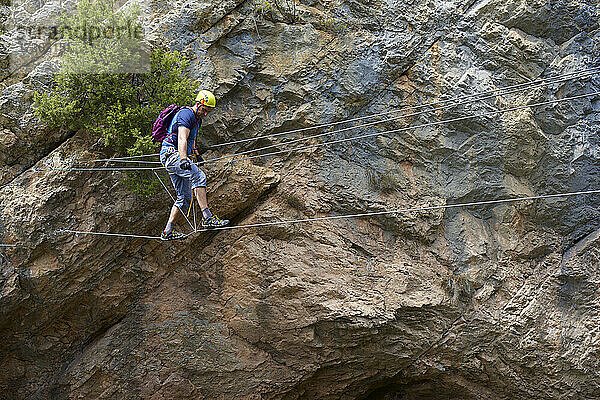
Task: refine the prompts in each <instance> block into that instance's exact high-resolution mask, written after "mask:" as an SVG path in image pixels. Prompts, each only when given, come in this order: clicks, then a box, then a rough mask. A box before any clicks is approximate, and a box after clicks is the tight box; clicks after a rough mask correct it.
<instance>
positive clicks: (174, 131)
mask: <svg viewBox="0 0 600 400" xmlns="http://www.w3.org/2000/svg"><path fill="white" fill-rule="evenodd" d="M200 125H202V120H201V119H196V114H194V110H192V109H191V108H189V107H184V108H182V109H181V110H179V111H178V112H177V114H175V116H174V117H173V120H172V121H171V125H169V130H168V131H167V132H168V133H167V137H166V138H165V139H164V140H163V144H162V147H163V149H165V147H175V149H176V150H177V149H178V147H177V146H178V138H179V134H178V133H179V127H180V126H185V127H186V128H188V129H189V130H190V134H189V135H188V138H187V153H188V155H190V154H192V148H193V147H194V140H195V139H196V136H197V135H198V129H200Z"/></svg>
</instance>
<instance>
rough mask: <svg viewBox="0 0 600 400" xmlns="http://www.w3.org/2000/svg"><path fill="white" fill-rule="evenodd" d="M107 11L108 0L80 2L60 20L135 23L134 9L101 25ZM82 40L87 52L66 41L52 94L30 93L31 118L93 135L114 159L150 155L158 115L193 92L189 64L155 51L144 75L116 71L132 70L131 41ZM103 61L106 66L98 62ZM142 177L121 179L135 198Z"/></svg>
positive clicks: (80, 45)
mask: <svg viewBox="0 0 600 400" xmlns="http://www.w3.org/2000/svg"><path fill="white" fill-rule="evenodd" d="M111 7H114V1H113V0H97V1H94V2H91V1H90V0H82V2H81V3H79V5H78V13H77V14H76V15H74V16H72V17H70V19H69V18H67V19H65V24H69V25H68V26H71V27H74V26H75V27H76V26H80V25H82V24H83V25H85V24H87V26H88V27H89V26H94V25H93V24H100V25H102V24H103V23H104V24H108V25H107V26H108V27H109V28H110V27H111V26H113V27H115V29H119V26H120V25H119V24H121V25H122V24H124V23H127V21H131V20H135V19H136V18H137V16H138V14H139V9H137V8H134V9H133V10H132V11H130V12H129V13H128V14H125V15H117V16H115V15H112V16H110V17H107V18H105V19H104V20H102V19H101V16H106V15H110V14H111V12H112V9H113V8H111ZM112 24H114V25H112ZM129 25H130V24H129ZM104 28H105V26H102V27H101V29H100V32H102V29H104ZM90 29H91V28H90ZM123 29H124V28H123ZM123 29H121V30H123ZM88 36H89V37H88V38H86V39H85V40H87V41H88V44H89V43H92V45H91V46H87V47H86V43H83V41H81V40H80V41H79V43H77V40H75V39H69V40H72V42H74V43H71V47H70V49H71V50H73V49H75V51H69V52H67V53H66V54H65V56H64V57H63V59H62V60H61V61H62V62H63V70H62V71H61V73H60V74H58V75H56V77H55V80H54V85H53V87H52V89H51V90H49V91H48V92H37V93H35V96H34V109H35V113H36V115H37V116H38V117H39V118H40V119H41V120H43V121H45V122H47V123H48V125H49V126H50V127H52V128H57V129H68V130H73V131H76V130H87V131H89V132H91V133H94V134H96V135H98V136H100V137H102V138H104V141H105V144H106V146H108V147H110V148H112V149H113V150H115V151H116V153H118V154H120V155H128V156H134V155H142V154H151V153H154V152H156V151H157V147H158V146H157V144H156V143H154V142H153V140H152V137H151V132H152V124H153V123H154V120H155V119H156V117H157V116H158V114H159V113H160V111H161V110H162V109H164V108H165V107H166V106H168V105H169V104H179V105H185V104H190V103H191V102H192V101H193V98H194V95H195V93H196V92H197V90H198V83H197V82H195V81H192V80H191V79H189V78H187V77H186V76H185V70H186V69H187V67H188V66H189V62H188V61H187V60H186V59H184V58H183V57H182V56H181V54H179V53H178V52H169V51H164V50H162V49H155V50H154V51H152V52H151V53H150V57H149V69H148V70H147V71H144V72H140V71H136V70H135V69H134V70H131V71H128V72H122V71H124V67H125V66H127V65H126V64H127V63H128V62H131V60H132V59H133V60H134V64H132V65H134V66H135V65H137V64H136V62H137V61H136V60H135V59H136V57H138V56H140V55H139V54H138V55H136V53H135V51H134V50H135V49H134V45H135V43H134V41H130V40H129V39H125V40H120V39H117V38H116V37H113V38H111V37H108V38H105V37H103V38H100V39H98V38H97V36H98V35H97V34H94V35H88ZM104 36H109V35H104ZM91 38H95V39H94V40H93V41H92V40H91ZM111 43H112V45H113V49H110V47H111ZM115 49H116V50H118V51H114V50H115ZM106 57H108V58H110V59H111V61H110V62H108V63H104V62H103V61H102V60H103V59H105V58H106ZM140 57H141V56H140ZM138 61H139V60H138ZM129 66H131V65H129ZM90 71H95V72H90ZM114 71H120V72H114ZM143 176H146V175H142V174H136V175H135V176H129V177H128V178H127V181H128V182H129V184H128V186H129V187H130V188H132V190H134V191H135V192H136V193H139V194H144V190H141V189H140V187H141V186H143V185H139V184H136V183H135V182H136V180H140V179H141V180H146V181H147V180H148V179H150V178H149V177H147V178H143ZM138 183H139V182H138Z"/></svg>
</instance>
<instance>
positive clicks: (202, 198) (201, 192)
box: [194, 187, 208, 210]
mask: <svg viewBox="0 0 600 400" xmlns="http://www.w3.org/2000/svg"><path fill="white" fill-rule="evenodd" d="M194 193H195V194H196V199H198V205H199V206H200V209H201V210H204V209H205V208H207V207H208V201H207V200H206V187H197V188H195V189H194Z"/></svg>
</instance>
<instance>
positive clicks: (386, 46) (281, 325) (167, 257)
mask: <svg viewBox="0 0 600 400" xmlns="http://www.w3.org/2000/svg"><path fill="white" fill-rule="evenodd" d="M289 4H291V3H289ZM289 4H287V3H285V4H284V3H282V2H274V3H270V2H261V1H258V0H257V2H256V3H253V2H251V1H239V0H227V1H224V2H218V1H212V0H211V1H205V2H198V1H187V0H183V1H177V2H175V1H151V2H149V3H148V4H147V5H146V6H145V7H146V9H145V13H144V15H145V24H144V26H145V28H146V37H147V38H148V39H149V41H150V42H151V43H152V44H153V45H155V46H166V47H168V48H170V49H173V50H179V51H182V52H184V53H185V54H187V55H189V56H191V57H192V58H193V60H194V62H193V64H192V66H191V68H190V71H189V73H190V75H191V76H193V77H195V78H198V79H200V80H201V81H202V82H203V84H204V85H205V86H206V87H207V88H210V89H213V90H214V91H215V92H216V94H217V97H218V108H217V110H216V111H215V112H214V113H212V114H211V115H210V116H209V117H208V118H207V119H206V120H205V124H204V128H203V135H204V140H205V141H206V143H207V144H212V143H222V142H226V141H231V140H236V139H242V138H249V137H256V136H260V135H265V134H270V133H275V132H282V131H286V130H291V129H297V128H303V127H309V126H313V125H315V124H322V123H328V122H334V121H338V120H343V119H348V118H354V117H361V116H368V115H371V114H375V113H382V112H388V111H391V110H394V109H398V108H401V107H406V106H416V105H419V104H424V103H428V102H435V101H440V100H444V99H450V98H455V97H457V96H458V97H460V96H467V95H471V94H474V93H479V92H484V91H489V90H491V89H495V88H502V87H506V86H510V85H515V84H520V83H524V82H529V81H532V80H535V79H538V78H546V77H553V76H557V75H561V74H564V73H568V72H578V71H582V70H586V69H589V68H591V67H595V66H597V65H598V61H599V59H600V57H599V55H600V34H599V31H598V29H599V28H600V26H599V15H600V10H599V6H598V4H597V2H596V1H592V0H577V1H575V0H544V1H542V0H531V1H517V0H503V1H500V0H449V1H443V2H442V1H428V0H387V1H379V0H371V1H368V0H365V1H355V0H338V1H332V2H329V1H322V0H303V1H302V2H301V3H297V4H296V6H295V9H294V8H291V7H289ZM277 5H279V6H280V7H277ZM52 6H55V4H54V3H47V4H46V5H44V6H42V8H41V9H36V8H35V7H36V6H35V5H33V4H29V3H27V2H25V3H24V4H22V5H19V6H18V7H21V8H19V10H20V13H21V14H19V15H24V17H23V18H28V17H29V18H36V16H37V17H39V18H48V14H51V13H50V12H49V11H47V10H46V8H44V7H52ZM15 7H16V5H15ZM36 10H37V11H36ZM40 10H42V11H40ZM43 10H46V11H45V12H44V11H43ZM27 13H29V14H27ZM5 44H6V43H5ZM41 57H42V58H43V57H44V55H43V54H42V56H41ZM5 61H6V60H5ZM55 70H56V65H54V64H52V62H51V61H45V62H43V63H41V64H38V65H37V67H35V68H32V69H31V70H30V71H29V70H26V71H11V72H10V74H9V73H6V72H3V78H2V85H3V86H2V94H1V97H0V123H1V128H2V131H1V132H0V148H1V152H0V173H1V176H2V182H3V183H4V184H5V186H3V187H2V189H0V201H1V203H0V208H1V213H2V214H1V224H0V229H1V233H2V240H3V243H14V244H18V246H17V247H2V248H0V251H1V254H0V266H1V272H2V273H1V275H0V337H1V338H2V340H0V398H2V399H65V398H85V399H100V398H101V399H138V398H144V399H490V400H491V399H532V398H533V399H558V398H560V399H573V400H575V399H597V398H600V375H599V374H598V367H599V366H600V363H599V356H600V331H599V330H598V326H599V323H600V308H599V307H600V300H599V293H600V292H599V285H600V276H599V275H598V268H599V266H600V265H599V264H600V231H599V230H598V229H600V208H599V204H600V196H598V195H585V196H576V197H569V198H555V199H545V200H535V201H533V200H532V201H524V202H518V203H507V204H496V205H491V206H486V207H483V206H481V207H463V208H450V209H436V210H430V211H422V212H410V213H399V214H387V215H380V216H371V217H366V218H350V219H336V220H323V221H315V222H310V223H298V224H288V225H272V226H262V227H256V228H244V229H234V230H227V231H219V232H212V233H198V234H196V235H194V236H192V237H190V238H188V239H186V240H185V241H181V242H169V243H164V242H161V241H156V240H149V239H142V238H114V237H106V236H92V235H73V234H67V233H64V232H61V231H60V229H64V228H67V227H72V229H77V230H83V231H98V232H123V233H137V234H142V235H154V236H155V235H157V234H158V233H159V232H160V230H161V229H162V227H163V225H164V223H165V221H166V218H167V213H168V208H169V207H170V204H171V200H170V198H169V197H168V196H167V194H166V193H161V194H159V195H157V196H155V197H154V198H152V200H151V201H148V200H145V199H142V198H138V197H136V196H135V195H133V194H132V193H130V192H129V191H128V190H127V189H126V188H125V187H124V185H123V183H122V180H121V175H120V173H119V172H96V171H69V170H51V171H41V172H32V170H31V168H32V167H36V166H37V167H38V168H41V167H43V166H62V165H68V164H65V161H66V160H69V159H73V158H83V159H88V158H95V157H103V156H105V155H106V152H105V149H104V148H103V146H102V145H101V143H99V142H98V138H93V137H90V136H89V135H88V134H86V133H85V132H67V131H65V132H62V131H60V132H58V131H52V130H49V129H47V128H46V127H44V126H43V124H41V123H40V122H39V121H38V120H36V118H35V117H33V114H32V110H31V94H32V92H33V90H39V89H40V88H44V87H46V86H45V85H47V84H48V82H49V77H51V75H49V74H50V73H51V72H52V71H55ZM19 72H20V73H19ZM598 90H600V75H597V74H595V75H591V76H587V77H577V78H576V79H572V80H569V81H565V82H561V83H555V84H548V85H545V86H540V87H537V88H535V89H529V90H522V91H519V92H516V93H513V94H510V95H505V96H499V97H497V98H493V99H488V100H486V101H482V102H476V103H469V104H462V105H461V104H458V105H456V106H455V107H451V108H446V109H443V110H437V111H435V112H431V113H428V114H422V115H419V116H415V117H413V118H409V119H399V120H395V121H388V122H385V123H382V124H380V125H376V126H370V127H366V128H362V129H361V128H357V129H355V130H352V131H346V132H344V133H340V134H338V135H337V136H333V139H340V138H343V137H351V136H356V135H359V134H367V133H372V132H380V131H386V130H394V129H399V128H404V127H407V126H415V125H422V124H425V123H427V122H431V121H440V120H444V119H452V118H460V117H462V116H468V115H474V114H485V113H489V115H487V116H485V115H484V116H481V117H478V118H473V119H468V120H461V121H458V122H455V123H448V124H440V125H436V126H429V127H422V128H414V129H409V130H405V131H402V132H398V133H388V134H383V135H381V136H377V137H372V138H367V139H363V140H359V141H351V142H343V143H340V144H339V145H336V146H328V147H315V148H312V149H306V150H303V151H295V152H289V153H285V154H280V155H278V156H277V157H266V158H260V159H253V160H246V161H241V162H231V163H220V164H210V165H207V167H206V170H207V175H208V177H209V201H210V202H211V204H212V205H213V207H214V209H215V210H216V212H217V213H219V214H222V215H223V216H225V217H228V218H231V219H232V222H233V223H234V224H235V225H242V224H253V223H261V222H269V221H276V220H286V219H306V218H312V217H320V216H330V215H343V214H357V213H368V212H374V211H385V210H393V209H398V208H410V207H421V206H430V205H443V204H455V203H461V202H477V201H483V200H494V199H500V198H510V197H519V196H531V195H540V194H548V193H562V192H571V191H577V190H593V189H599V188H600V187H599V186H598V172H600V152H599V151H598V143H599V141H600V139H599V135H598V134H599V133H600V128H599V127H600V124H599V123H598V121H599V118H600V115H599V114H598V111H600V97H599V96H596V97H589V98H580V99H577V100H573V101H568V102H563V103H556V104H549V105H545V106H541V107H532V108H525V109H520V110H517V111H512V112H507V113H502V114H493V113H492V112H493V111H494V110H498V109H501V108H509V107H515V106H520V105H525V104H531V103H539V102H544V101H548V100H556V99H561V98H565V97H569V96H576V95H580V94H584V93H589V92H593V91H598ZM372 120H373V119H369V120H367V121H372ZM364 122H365V121H361V122H355V123H354V125H358V124H360V123H364ZM343 126H344V127H346V126H352V124H350V125H343ZM310 133H313V132H310ZM310 133H309V132H306V133H305V134H304V135H305V136H306V135H308V134H310ZM344 135H345V136H344ZM290 137H299V134H296V135H295V136H294V135H291V136H290ZM279 140H281V139H263V140H261V141H259V142H258V143H257V144H253V143H241V144H238V145H236V146H233V147H230V148H227V149H223V151H226V152H229V153H236V152H240V151H244V150H248V149H251V148H253V147H252V146H256V145H269V144H271V143H275V142H277V141H279ZM319 140H322V141H325V140H328V139H326V138H323V139H313V140H312V141H310V142H309V143H317V142H318V141H319ZM219 154H220V153H218V152H217V151H210V152H209V153H208V155H209V156H211V157H212V156H218V155H219ZM163 178H164V176H163Z"/></svg>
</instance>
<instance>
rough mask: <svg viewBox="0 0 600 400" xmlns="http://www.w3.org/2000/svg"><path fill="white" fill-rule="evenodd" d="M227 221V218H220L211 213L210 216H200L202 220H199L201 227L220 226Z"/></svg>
mask: <svg viewBox="0 0 600 400" xmlns="http://www.w3.org/2000/svg"><path fill="white" fill-rule="evenodd" d="M228 223H229V220H228V219H221V218H219V217H217V216H216V215H213V216H212V217H210V218H202V221H201V222H200V224H201V225H202V227H203V228H220V227H222V226H225V225H227V224H228Z"/></svg>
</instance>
